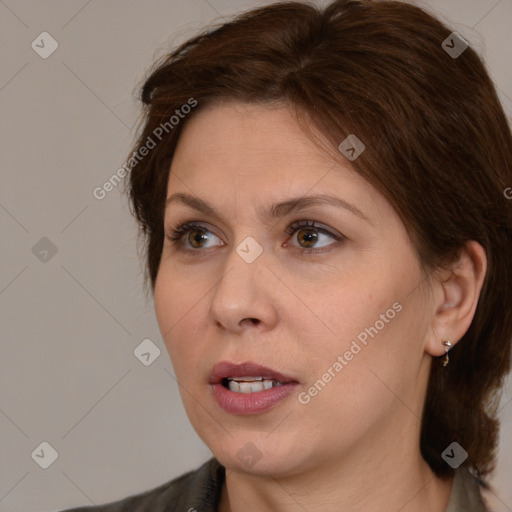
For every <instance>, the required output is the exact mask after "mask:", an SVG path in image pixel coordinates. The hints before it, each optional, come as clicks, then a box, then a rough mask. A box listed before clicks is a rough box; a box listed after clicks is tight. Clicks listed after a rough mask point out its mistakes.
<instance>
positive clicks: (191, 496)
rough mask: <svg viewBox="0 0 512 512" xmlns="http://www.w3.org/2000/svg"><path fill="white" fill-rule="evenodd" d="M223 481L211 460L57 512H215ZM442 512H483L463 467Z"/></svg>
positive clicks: (222, 471)
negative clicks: (112, 497) (103, 500)
mask: <svg viewBox="0 0 512 512" xmlns="http://www.w3.org/2000/svg"><path fill="white" fill-rule="evenodd" d="M224 478H225V469H224V467H223V466H221V465H220V464H219V462H218V461H217V460H216V459H215V458H212V459H210V460H208V461H207V462H205V463H204V464H203V465H202V466H200V467H199V468H198V469H196V470H194V471H189V472H188V473H185V474H183V475H181V476H179V477H178V478H175V479H174V480H171V481H169V482H166V483H164V484H162V485H159V486H158V487H155V488H153V489H150V490H148V491H145V492H143V493H140V494H136V495H132V496H129V497H128V498H124V499H122V500H118V501H114V502H110V503H107V504H105V505H101V506H92V507H91V506H89V507H80V508H73V509H67V510H62V511H61V512H93V511H96V512H217V507H218V504H219V500H220V495H221V491H222V486H223V484H224ZM446 512H487V510H486V508H485V506H484V504H483V501H482V498H481V494H480V487H479V483H478V480H477V479H476V478H475V477H474V476H473V475H472V474H471V473H470V472H469V471H468V470H467V469H466V468H465V467H464V466H461V467H460V468H458V469H457V470H456V471H455V478H454V480H453V488H452V493H451V495H450V501H449V503H448V508H447V509H446Z"/></svg>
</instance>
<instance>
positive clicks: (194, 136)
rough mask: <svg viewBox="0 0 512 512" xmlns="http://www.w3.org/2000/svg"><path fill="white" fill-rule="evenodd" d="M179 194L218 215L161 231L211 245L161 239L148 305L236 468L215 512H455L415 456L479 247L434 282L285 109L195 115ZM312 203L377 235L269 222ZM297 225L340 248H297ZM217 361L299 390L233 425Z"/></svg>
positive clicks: (339, 223) (474, 282)
mask: <svg viewBox="0 0 512 512" xmlns="http://www.w3.org/2000/svg"><path fill="white" fill-rule="evenodd" d="M340 142H341V141H340ZM178 192H183V193H187V194H192V195H194V196H196V197H200V198H202V199H203V200H205V201H207V202H208V203H210V204H211V205H212V206H213V207H214V208H215V209H216V210H217V211H218V212H219V215H220V216H219V217H216V216H213V215H210V214H205V213H202V212H199V211H197V210H194V209H192V208H190V207H189V206H186V205H184V204H181V203H179V202H173V203H171V204H170V205H169V206H168V208H167V211H166V216H165V222H164V227H165V229H166V233H170V232H171V231H172V229H173V228H175V227H176V226H178V225H179V224H182V223H184V222H189V221H195V222H197V223H200V224H202V225H203V226H204V229H205V230H206V231H205V232H204V233H202V232H199V233H198V232H197V231H194V230H193V229H192V230H191V231H189V233H188V234H185V235H184V236H183V237H182V238H181V240H180V241H178V242H176V243H175V244H173V243H172V242H171V241H170V240H166V242H165V245H164V248H163V252H162V260H161V264H160V268H159V272H158V276H157V280H156V286H155V293H154V302H155V310H156V315H157V320H158V324H159V327H160V331H161V333H162V336H163V339H164V341H165V344H166V347H167V349H168V352H169V355H170V358H171V360H172V363H173V366H174V369H175V373H176V377H177V380H178V382H179V383H180V392H181V396H182V399H183V403H184V406H185V409H186V412H187V415H188V417H189V419H190V421H191V423H192V425H193V427H194V429H195V430H196V431H197V433H198V435H199V436H200V437H201V438H202V439H203V441H204V442H205V443H206V444H207V445H208V446H209V448H210V449H211V451H212V452H213V454H214V455H215V456H216V457H217V459H218V460H219V461H220V463H221V464H223V465H224V466H225V467H226V484H225V486H224V489H223V493H222V501H221V506H220V510H221V512H227V511H232V512H242V511H244V512H247V511H249V512H250V511H265V510H269V511H270V510H274V511H275V510H279V511H284V512H288V511H294V512H295V511H299V510H300V511H303V510H307V511H308V512H315V511H317V510H323V511H325V510H342V509H345V510H350V511H363V510H365V511H367V510H372V511H375V512H379V511H386V512H389V511H390V510H397V511H398V510H400V511H401V512H409V511H410V512H412V511H417V510H430V511H439V512H441V511H444V510H445V508H446V505H447V502H448V499H449V495H450V491H451V485H452V480H451V479H449V480H446V481H442V480H440V479H438V478H437V477H435V475H434V474H433V473H432V471H431V470H430V468H429V467H428V465H427V464H426V462H425V461H424V460H423V459H422V457H421V454H420V450H419V432H420V419H421V411H422V407H423V402H424V397H425V393H426V388H427V382H428V375H429V368H430V365H431V364H432V356H441V355H443V354H444V352H445V348H444V347H443V345H442V341H443V340H446V339H449V340H451V342H452V344H455V343H456V342H457V341H458V340H459V339H460V338H461V337H462V336H463V334H464V333H465V332H466V330H467V329H468V327H469V325H470V323H471V320H472V318H473V315H474V311H475V308H476V304H477V300H478V295H479V293H480V289H481V285H482V282H483V278H484V276H485V270H486V260H485V253H484V251H483V249H482V248H481V246H480V245H478V244H477V243H476V242H470V243H469V244H468V245H467V247H466V250H465V251H463V253H462V254H461V258H460V261H459V262H457V263H456V264H455V265H454V266H453V268H452V269H448V270H443V271H442V272H438V273H436V274H435V275H434V277H433V279H431V280H427V279H425V276H424V275H423V274H422V272H421V270H420V265H419V261H418V257H417V254H416V251H415V249H414V247H413V246H412V244H411V241H410V238H409V236H408V234H407V231H406V229H405V227H404V225H403V223H402V222H401V221H400V219H399V217H398V216H397V214H396V213H395V211H394V210H393V209H392V208H391V206H390V205H389V203H388V202H387V201H386V200H385V199H384V197H383V196H382V195H381V194H380V193H378V192H377V191H376V190H375V189H374V188H373V187H372V186H371V185H370V184H369V183H368V182H367V181H365V180H364V179H363V178H362V177H360V176H359V175H358V174H356V173H355V172H354V171H353V170H352V169H351V165H350V162H349V161H348V160H347V159H346V158H345V157H344V156H343V155H341V154H340V158H339V159H338V161H334V160H333V159H332V158H331V157H329V156H327V154H326V153H324V152H322V151H321V150H320V149H319V147H318V146H317V145H315V144H314V143H313V142H312V141H311V140H310V139H309V138H308V137H307V135H306V134H305V133H304V132H303V131H302V130H301V129H300V127H299V125H298V124H297V122H296V120H295V119H294V117H293V116H292V115H291V114H290V112H289V110H288V109H287V108H286V107H284V106H283V107H272V108H270V107H268V106H261V105H260V106H257V105H249V104H243V103H234V102H224V103H217V104H213V105H210V106H208V107H207V108H206V109H204V110H203V111H201V112H198V113H197V115H196V116H194V117H193V118H191V119H190V120H189V121H188V122H187V125H186V126H185V128H184V131H183V133H182V135H181V138H180V141H179V144H178V148H177V151H176V154H175V157H174V160H173V163H172V166H171V173H170V178H169V182H168V190H167V197H170V196H171V195H172V194H175V193H178ZM311 194H329V195H334V196H336V197H337V198H340V199H343V200H344V201H346V202H348V203H350V204H351V205H353V206H355V207H356V208H358V209H359V210H360V211H361V212H362V213H363V214H364V216H365V217H366V218H367V220H364V219H362V218H359V217H358V216H356V215H354V214H353V213H352V212H351V211H349V210H347V209H340V208H336V207H333V206H325V205H322V206H316V207H315V208H311V209H309V210H307V211H299V212H295V213H291V214H289V215H286V216H285V217H282V218H277V219H270V220H266V219H265V218H264V217H262V216H261V214H260V212H261V211H263V212H266V211H267V210H268V209H269V208H270V206H271V205H272V204H274V203H277V202H280V201H284V200H286V199H289V198H291V197H299V196H300V197H301V196H306V195H311ZM301 220H304V221H309V222H312V221H315V222H316V224H317V225H320V227H322V228H324V229H327V230H328V231H331V232H332V233H333V234H334V235H335V236H337V235H343V236H344V237H345V238H343V239H342V240H341V241H338V240H336V239H335V238H334V237H331V236H329V235H326V234H323V233H322V232H320V231H318V230H316V229H312V230H311V229H310V228H299V229H298V230H296V231H294V232H293V234H292V235H289V234H287V233H286V230H287V228H289V226H290V225H291V224H293V223H294V222H295V221H301ZM201 234H203V235H205V237H204V239H201V238H200V235H201ZM311 234H313V235H317V236H318V238H317V239H316V241H315V240H313V242H310V239H308V236H309V235H311ZM248 236H251V237H252V238H254V239H255V240H256V241H257V242H258V244H259V245H260V246H261V247H262V249H263V252H262V254H261V255H260V256H259V257H258V258H257V259H256V260H255V261H254V262H253V263H247V262H246V261H244V259H242V258H241V257H240V255H239V254H238V253H237V252H236V248H237V246H238V245H239V244H240V243H241V242H242V241H243V240H244V239H245V238H246V237H248ZM311 247H314V248H316V250H317V252H314V251H312V250H311ZM308 248H309V251H310V252H309V253H308V252H304V251H303V250H304V249H306V251H307V250H308ZM186 249H189V252H187V251H186ZM395 303H399V305H400V306H401V310H400V311H399V312H397V313H396V315H395V316H394V318H393V319H390V320H389V319H388V321H387V322H384V326H383V327H382V328H381V329H379V330H378V334H377V335H374V337H370V336H369V337H368V341H367V345H366V346H364V345H361V344H359V345H360V346H361V347H362V349H361V350H360V351H359V352H358V353H357V354H356V355H354V356H353V358H352V359H351V360H350V361H347V364H346V365H344V366H343V369H342V370H341V371H339V372H334V373H335V375H336V376H335V377H333V378H332V379H331V381H330V382H328V383H327V384H326V385H325V387H324V388H323V389H322V390H321V392H318V394H317V395H316V396H314V397H312V398H311V400H310V401H309V403H307V404H305V405H304V404H302V403H300V402H299V400H298V394H299V393H300V392H307V391H308V389H309V388H310V387H311V386H312V385H313V384H314V383H315V381H317V380H318V379H320V378H322V375H324V374H325V373H326V372H328V369H329V368H332V367H333V363H334V362H335V361H337V358H338V356H339V355H343V354H344V353H345V352H346V351H347V350H349V349H350V346H351V343H352V341H353V340H355V339H356V337H357V335H358V334H360V333H361V332H362V331H364V330H365V329H366V328H369V327H371V326H375V325H376V322H377V321H378V320H379V319H381V318H382V317H381V315H383V314H384V315H385V314H386V311H387V310H389V309H390V308H392V305H393V304H395ZM251 319H252V320H251ZM380 325H381V324H379V326H380ZM219 361H231V362H234V363H241V362H245V361H254V362H256V363H259V364H262V365H265V366H268V367H270V368H272V369H274V370H277V371H279V372H281V373H283V374H285V375H289V376H291V377H293V378H294V379H295V380H297V381H298V382H299V386H298V387H297V390H296V392H294V393H293V394H292V395H291V396H289V397H287V398H286V399H285V400H284V401H281V402H280V403H278V404H277V405H276V406H275V407H273V408H272V409H270V410H268V411H265V412H264V413H261V414H256V415H251V416H242V415H233V414H229V413H227V412H225V411H224V410H222V409H221V408H220V407H219V406H218V405H217V404H216V403H215V401H214V400H213V398H212V390H211V387H210V385H209V384H208V378H209V375H210V372H211V369H212V367H213V365H214V364H215V363H218V362H219ZM433 364H440V361H439V360H437V359H436V360H434V361H433ZM249 442H250V443H252V444H254V445H255V446H256V447H257V449H258V450H259V452H260V453H261V458H260V459H259V460H258V461H257V463H256V464H254V465H252V466H249V465H248V464H246V463H244V461H243V460H241V459H240V458H239V457H238V456H237V454H238V452H239V450H240V449H242V448H243V447H244V446H245V445H246V443H249Z"/></svg>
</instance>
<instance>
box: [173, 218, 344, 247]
mask: <svg viewBox="0 0 512 512" xmlns="http://www.w3.org/2000/svg"><path fill="white" fill-rule="evenodd" d="M304 228H310V229H311V228H314V229H315V230H317V231H318V232H320V233H322V234H324V235H327V236H329V237H331V238H333V239H334V240H337V241H338V242H341V241H343V240H344V239H345V237H344V236H343V235H341V236H340V235H337V234H335V233H332V232H331V231H328V230H327V229H324V228H321V227H319V226H317V225H316V224H315V222H314V221H313V222H311V221H303V220H302V221H297V222H294V223H293V224H291V225H290V226H289V227H288V228H287V229H285V233H286V234H287V235H289V236H292V235H293V234H294V233H295V232H296V231H299V230H300V229H304ZM194 229H196V230H198V231H203V232H211V231H210V230H209V229H208V228H207V227H206V226H203V225H201V224H196V223H194V222H185V223H184V224H180V225H179V226H177V227H176V228H174V229H171V230H170V232H169V234H167V235H166V238H167V239H168V240H169V241H170V242H171V243H172V244H173V245H177V244H178V242H179V241H180V240H181V239H182V238H183V237H184V236H185V235H186V234H187V233H188V232H189V231H192V230H194ZM296 249H298V250H299V251H300V252H301V254H315V253H321V252H325V251H326V248H325V247H322V248H314V247H313V248H311V249H308V248H304V247H303V248H300V247H296ZM183 250H184V251H186V252H188V253H190V254H193V255H199V254H201V253H202V254H204V251H205V249H188V248H187V249H183Z"/></svg>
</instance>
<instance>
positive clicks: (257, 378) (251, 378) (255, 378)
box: [228, 377, 263, 382]
mask: <svg viewBox="0 0 512 512" xmlns="http://www.w3.org/2000/svg"><path fill="white" fill-rule="evenodd" d="M228 379H229V380H238V381H243V382H252V381H253V380H263V377H236V378H235V377H228Z"/></svg>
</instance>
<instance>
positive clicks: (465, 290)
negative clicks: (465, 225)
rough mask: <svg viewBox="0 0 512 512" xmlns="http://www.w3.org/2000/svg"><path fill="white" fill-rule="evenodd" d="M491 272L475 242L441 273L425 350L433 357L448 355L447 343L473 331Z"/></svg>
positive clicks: (435, 289) (467, 245) (437, 278)
mask: <svg viewBox="0 0 512 512" xmlns="http://www.w3.org/2000/svg"><path fill="white" fill-rule="evenodd" d="M486 272H487V257H486V255H485V251H484V249H483V247H482V246H481V245H480V244H479V243H478V242H475V241H473V240H472V241H470V242H467V243H466V245H465V246H464V247H463V248H462V250H461V253H460V257H459V259H458V260H457V261H456V262H455V263H453V264H452V265H451V266H450V268H449V269H445V270H443V271H441V272H439V273H438V275H437V276H436V278H435V282H434V284H433V294H432V297H433V298H434V303H433V306H434V314H433V317H432V324H431V329H430V335H429V336H428V338H427V342H426V346H425V350H426V352H428V353H429V354H430V355H432V356H442V355H443V354H444V353H445V352H446V347H445V346H444V345H443V341H444V340H449V341H451V343H452V345H453V346H455V344H456V343H457V342H458V341H459V340H460V339H461V338H462V336H464V334H465V333H466V331H467V330H468V329H469V326H470V325H471V322H472V320H473V317H474V315H475V311H476V307H477V304H478V298H479V297H480V291H481V289H482V285H483V282H484V279H485V274H486Z"/></svg>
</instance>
